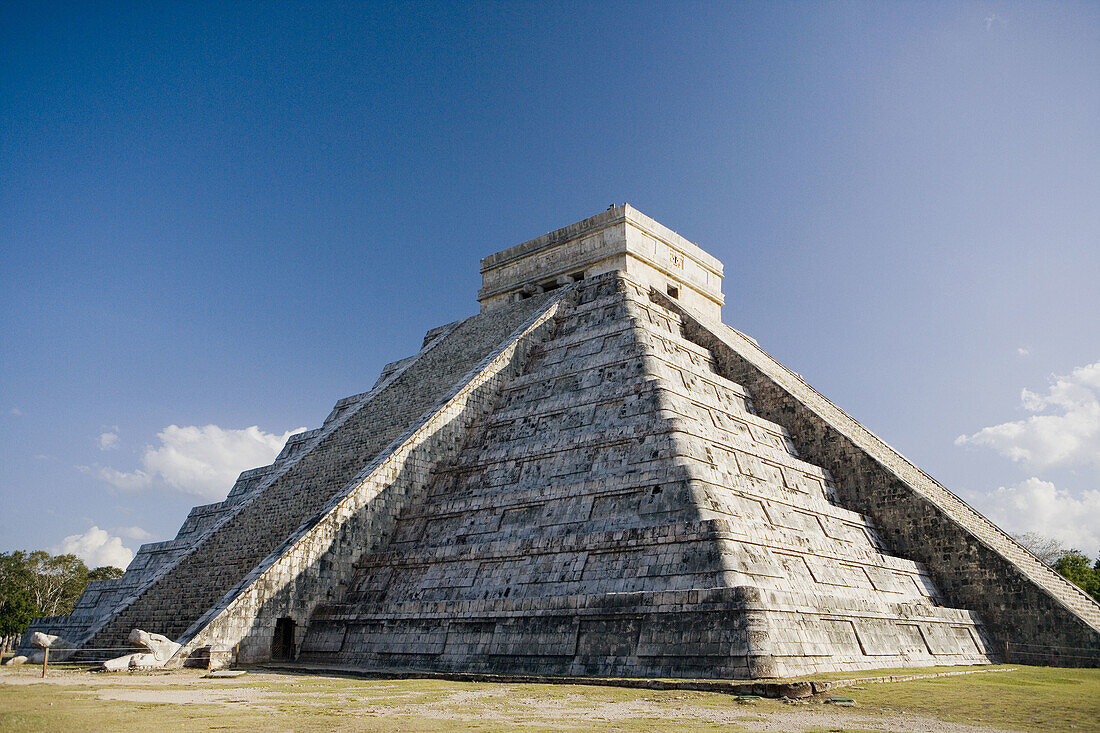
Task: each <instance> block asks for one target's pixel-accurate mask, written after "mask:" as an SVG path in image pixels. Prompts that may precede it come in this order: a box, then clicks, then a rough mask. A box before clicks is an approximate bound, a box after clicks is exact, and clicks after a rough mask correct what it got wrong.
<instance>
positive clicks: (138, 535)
mask: <svg viewBox="0 0 1100 733" xmlns="http://www.w3.org/2000/svg"><path fill="white" fill-rule="evenodd" d="M114 531H115V532H118V533H119V534H120V535H122V536H123V537H128V538H130V539H132V540H138V541H142V540H151V539H153V535H152V534H150V533H149V532H146V531H145V530H144V529H142V528H141V527H119V528H117V529H115V530H114Z"/></svg>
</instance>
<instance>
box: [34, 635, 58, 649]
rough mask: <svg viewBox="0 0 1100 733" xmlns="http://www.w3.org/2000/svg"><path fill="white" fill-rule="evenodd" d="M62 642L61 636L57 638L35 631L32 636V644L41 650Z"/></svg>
mask: <svg viewBox="0 0 1100 733" xmlns="http://www.w3.org/2000/svg"><path fill="white" fill-rule="evenodd" d="M60 641H61V637H60V636H55V635H53V634H43V633H42V632H41V631H35V632H34V633H33V634H31V644H34V645H35V646H36V647H38V648H39V649H48V648H50V647H52V646H53V645H54V644H57V643H58V642H60Z"/></svg>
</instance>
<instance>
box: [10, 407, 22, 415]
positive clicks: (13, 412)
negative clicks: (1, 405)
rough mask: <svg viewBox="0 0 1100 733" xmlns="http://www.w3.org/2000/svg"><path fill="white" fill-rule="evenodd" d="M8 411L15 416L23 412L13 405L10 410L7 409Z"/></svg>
mask: <svg viewBox="0 0 1100 733" xmlns="http://www.w3.org/2000/svg"><path fill="white" fill-rule="evenodd" d="M8 412H9V413H10V414H12V415H15V416H16V417H18V416H20V415H22V414H23V411H22V410H20V409H19V408H18V407H13V408H11V409H10V410H8Z"/></svg>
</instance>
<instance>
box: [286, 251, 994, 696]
mask: <svg viewBox="0 0 1100 733" xmlns="http://www.w3.org/2000/svg"><path fill="white" fill-rule="evenodd" d="M573 290H575V291H576V303H575V305H572V306H571V307H569V308H563V309H562V311H561V312H560V314H559V316H558V317H557V319H556V324H555V328H554V331H553V335H552V337H551V338H550V340H548V341H547V342H546V343H545V344H544V345H543V346H542V347H540V348H539V349H538V350H537V352H536V353H534V354H532V356H531V358H530V359H529V361H528V364H527V367H526V368H525V370H524V372H523V373H522V374H521V375H519V376H516V377H515V378H513V379H512V380H510V382H509V383H508V384H506V385H505V386H504V387H503V393H502V396H501V399H500V401H499V404H498V405H497V407H496V408H495V409H494V410H493V411H492V412H491V413H490V414H488V415H487V416H486V417H485V418H484V419H483V420H481V421H479V422H478V423H476V424H475V425H474V426H472V427H471V429H470V431H469V434H468V436H467V438H466V440H465V445H464V446H463V448H462V450H461V451H460V452H459V453H458V454H457V455H456V457H455V458H454V460H453V461H451V462H450V463H448V464H446V465H444V466H442V467H441V468H439V469H438V470H437V471H436V472H435V473H434V474H433V476H432V479H431V482H430V485H429V486H428V487H427V490H426V493H425V494H424V495H423V496H421V497H420V498H419V499H418V500H417V501H414V502H410V503H409V504H408V505H407V506H406V507H405V508H404V509H403V510H402V511H401V512H400V514H399V515H398V517H397V521H396V523H395V525H394V529H393V531H392V533H391V534H390V536H389V537H388V538H387V539H386V542H385V543H384V544H383V545H382V546H380V547H379V548H378V549H375V550H372V551H370V552H367V553H365V554H364V555H363V557H362V558H360V559H359V561H358V562H357V563H356V566H355V567H356V572H355V573H354V575H353V576H352V578H351V582H350V585H349V586H348V587H347V589H346V590H345V592H344V594H343V597H342V598H341V599H340V601H339V602H335V603H328V604H325V605H322V606H320V607H318V609H317V610H316V612H315V613H314V615H313V617H312V619H311V622H310V626H309V631H308V633H307V635H306V637H305V639H304V641H303V646H302V654H303V657H304V658H305V659H307V660H309V661H311V662H325V663H331V664H341V665H348V664H350V665H354V666H361V667H364V668H368V669H403V670H408V669H432V670H463V671H490V672H517V673H522V672H532V671H541V672H543V673H551V674H611V675H672V676H695V677H700V676H701V677H712V676H741V677H744V676H750V675H751V676H775V675H793V674H801V673H806V672H813V671H826V670H833V669H859V668H870V667H875V666H879V667H881V666H907V665H928V664H962V663H981V662H985V661H987V660H988V652H989V648H988V642H987V639H986V637H985V635H984V632H983V630H982V629H981V626H980V620H979V619H978V618H976V617H975V616H974V615H973V614H970V613H968V612H967V611H962V610H958V609H949V608H943V607H942V605H941V603H940V600H939V595H938V593H937V591H936V589H935V587H934V585H933V583H932V582H931V580H930V579H929V578H928V576H927V573H926V571H925V570H924V568H923V567H922V566H920V565H919V564H917V563H914V562H912V561H909V560H906V559H902V558H899V557H892V556H890V555H889V554H886V553H885V552H884V546H883V544H882V543H881V541H880V540H879V539H878V537H877V535H876V534H875V532H874V528H873V526H872V523H871V522H870V521H869V520H868V519H867V518H866V517H864V516H862V515H860V514H857V513H856V512H853V511H851V510H850V509H846V508H842V507H840V506H837V505H836V504H835V503H834V499H835V493H834V491H833V487H832V478H831V476H830V475H829V473H828V472H827V471H824V470H822V469H821V468H820V467H818V466H815V465H813V464H811V463H808V462H806V461H805V460H804V459H802V458H800V457H799V456H798V455H797V454H796V453H795V451H794V447H793V443H792V442H791V439H790V436H789V435H788V434H787V433H786V431H784V430H783V428H781V427H780V426H779V425H776V424H775V423H773V422H770V421H768V420H766V419H763V418H761V417H760V416H759V415H757V414H755V413H754V411H753V408H752V404H753V400H752V396H751V394H750V393H748V392H746V390H745V389H743V388H742V387H741V386H740V385H738V384H736V383H734V382H731V381H730V380H728V379H727V378H725V377H723V376H722V375H721V374H719V373H717V371H716V370H715V368H714V366H715V365H714V360H713V357H712V355H711V354H710V353H709V352H708V351H707V350H706V349H702V348H700V347H698V346H697V345H695V344H693V343H691V342H690V341H688V340H686V339H684V338H683V335H682V333H681V326H680V319H679V317H678V316H677V314H676V313H675V312H673V311H669V310H667V309H665V308H663V307H661V306H659V305H656V304H653V303H652V302H651V301H650V299H649V291H648V287H647V286H644V285H640V284H638V283H636V282H633V281H632V280H630V279H629V278H628V277H626V276H625V275H624V274H622V273H611V274H608V275H604V276H600V277H597V278H595V279H586V280H585V281H583V282H581V283H577V284H576V285H574V286H573Z"/></svg>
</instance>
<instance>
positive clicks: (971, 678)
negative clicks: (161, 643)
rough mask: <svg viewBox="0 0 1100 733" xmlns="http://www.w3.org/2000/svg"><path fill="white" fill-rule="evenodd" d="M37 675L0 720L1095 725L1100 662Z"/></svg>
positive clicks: (735, 726) (22, 671)
mask: <svg viewBox="0 0 1100 733" xmlns="http://www.w3.org/2000/svg"><path fill="white" fill-rule="evenodd" d="M913 671H914V670H905V673H912V672H913ZM38 674H39V671H38V669H36V668H29V667H23V668H10V667H9V668H3V669H0V730H4V731H40V730H41V731H57V730H62V731H65V732H66V733H76V732H78V731H104V730H112V731H128V730H133V731H139V730H149V729H151V728H154V727H156V728H161V729H165V730H180V731H210V730H233V731H331V730H353V731H394V730H409V731H428V730H432V731H436V730H486V731H488V730H494V731H495V730H523V731H537V730H585V731H590V730H591V731H643V730H644V731H696V730H698V731H703V730H715V729H722V730H732V731H742V730H743V731H750V730H764V731H814V732H822V731H830V732H832V731H851V732H854V731H872V730H873V731H882V730H903V731H929V732H931V731H941V730H961V731H969V732H972V733H976V732H978V731H982V730H1029V731H1050V730H1058V731H1061V730H1079V731H1100V670H1069V669H1052V668H1045V667H1020V666H1013V667H1012V668H1010V669H1009V670H1008V671H999V672H991V673H982V674H973V675H965V676H958V677H945V678H939V679H931V680H916V681H910V682H898V683H883V684H867V685H864V686H861V687H862V689H858V688H846V689H844V690H839V691H834V692H832V693H830V694H831V695H835V696H841V695H842V696H846V697H851V698H854V699H855V700H856V706H855V707H837V706H835V705H830V704H824V703H823V701H822V699H810V700H809V701H808V702H806V703H803V704H785V703H783V702H780V701H777V700H760V701H757V702H754V703H750V704H742V703H738V701H737V700H736V699H735V698H733V697H731V696H729V695H724V694H719V693H708V692H691V691H679V690H669V691H657V690H636V689H626V688H617V687H593V686H583V685H578V686H572V685H537V684H508V683H473V682H451V681H444V680H360V679H349V678H342V677H326V676H298V675H291V674H274V673H251V674H248V675H245V676H243V677H238V678H234V679H203V678H202V677H201V673H198V672H195V671H190V670H186V671H179V672H171V673H158V674H145V675H140V674H134V675H131V674H118V675H106V674H99V673H92V672H85V671H79V670H73V669H69V670H64V669H58V670H51V675H50V677H48V678H47V679H46V680H41V679H39V678H38ZM881 674H884V672H880V671H876V672H868V673H865V674H862V675H851V676H852V677H855V676H867V677H871V676H878V675H881ZM823 697H824V696H823Z"/></svg>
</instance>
